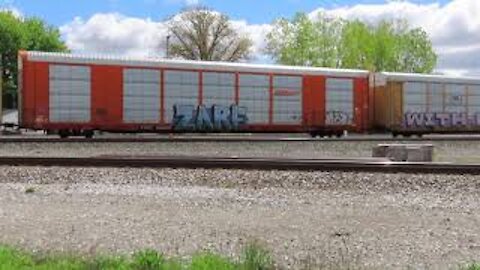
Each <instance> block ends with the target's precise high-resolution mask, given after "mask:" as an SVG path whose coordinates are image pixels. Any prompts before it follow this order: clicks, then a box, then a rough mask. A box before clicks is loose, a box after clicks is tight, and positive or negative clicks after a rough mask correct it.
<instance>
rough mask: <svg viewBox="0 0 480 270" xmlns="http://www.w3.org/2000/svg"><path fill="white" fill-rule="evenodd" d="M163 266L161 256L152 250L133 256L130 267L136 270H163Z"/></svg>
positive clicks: (163, 260) (163, 262)
mask: <svg viewBox="0 0 480 270" xmlns="http://www.w3.org/2000/svg"><path fill="white" fill-rule="evenodd" d="M164 264H165V259H164V258H163V255H162V254H160V253H158V252H157V251H155V250H152V249H146V250H144V251H140V252H137V253H135V254H133V264H132V266H133V269H136V270H160V269H162V270H163V269H164Z"/></svg>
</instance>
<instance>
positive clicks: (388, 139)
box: [0, 136, 480, 143]
mask: <svg viewBox="0 0 480 270" xmlns="http://www.w3.org/2000/svg"><path fill="white" fill-rule="evenodd" d="M429 141H430V142H434V141H440V142H441V141H478V142H480V136H471V137H454V136H445V137H425V138H392V137H367V136H366V137H344V138H306V137H265V136H261V137H246V136H245V137H242V136H192V137H190V136H182V137H157V138H154V137H147V138H132V137H110V138H92V139H85V138H67V139H60V138H49V137H0V143H162V142H175V143H193V142H196V143H201V142H253V143H255V142H259V143H261V142H429Z"/></svg>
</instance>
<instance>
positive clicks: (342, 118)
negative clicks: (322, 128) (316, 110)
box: [325, 111, 352, 125]
mask: <svg viewBox="0 0 480 270" xmlns="http://www.w3.org/2000/svg"><path fill="white" fill-rule="evenodd" d="M325 122H326V124H327V125H349V124H351V123H352V118H351V117H350V115H349V114H348V113H347V112H344V111H327V112H326V117H325Z"/></svg>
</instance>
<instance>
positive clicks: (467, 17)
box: [310, 0, 480, 74]
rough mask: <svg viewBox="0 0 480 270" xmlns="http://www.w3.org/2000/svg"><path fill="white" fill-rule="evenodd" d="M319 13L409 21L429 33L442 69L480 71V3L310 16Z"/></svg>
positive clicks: (399, 4)
mask: <svg viewBox="0 0 480 270" xmlns="http://www.w3.org/2000/svg"><path fill="white" fill-rule="evenodd" d="M318 12H325V13H326V14H327V15H330V16H335V17H341V18H346V19H360V20H364V21H368V22H371V23H375V22H378V21H380V20H382V19H406V20H408V21H409V22H410V23H411V24H412V25H413V26H416V27H422V28H423V29H425V31H426V32H427V33H428V34H429V36H430V38H431V39H432V42H433V45H434V47H435V50H436V51H437V53H438V54H439V62H438V69H439V70H441V71H445V72H449V73H452V72H453V73H459V72H460V71H463V73H477V74H478V73H479V72H480V60H477V59H480V19H479V18H480V1H478V0H453V1H451V2H449V3H448V4H445V5H440V4H438V3H433V4H415V3H411V2H408V1H390V2H387V3H385V4H376V5H373V4H372V5H354V6H346V7H338V8H334V9H323V8H320V9H317V10H315V11H313V12H312V13H310V16H311V17H314V16H315V15H316V14H317V13H318Z"/></svg>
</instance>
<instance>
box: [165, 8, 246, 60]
mask: <svg viewBox="0 0 480 270" xmlns="http://www.w3.org/2000/svg"><path fill="white" fill-rule="evenodd" d="M169 31H170V33H172V44H171V46H170V48H167V50H169V51H170V53H171V55H173V56H176V57H180V58H183V59H189V60H205V61H229V62H235V61H239V60H241V59H246V58H248V57H249V55H250V51H251V47H252V41H251V40H250V39H249V38H248V37H246V36H243V35H241V34H240V33H239V32H238V31H236V29H235V28H234V27H233V25H232V24H231V22H230V19H229V18H228V17H227V16H226V15H223V14H220V13H218V12H215V11H211V10H208V9H206V8H202V7H197V8H193V9H190V10H186V11H183V12H181V13H180V14H178V15H176V16H174V17H173V18H172V20H171V22H170V25H169Z"/></svg>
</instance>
